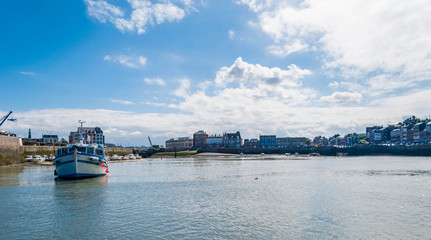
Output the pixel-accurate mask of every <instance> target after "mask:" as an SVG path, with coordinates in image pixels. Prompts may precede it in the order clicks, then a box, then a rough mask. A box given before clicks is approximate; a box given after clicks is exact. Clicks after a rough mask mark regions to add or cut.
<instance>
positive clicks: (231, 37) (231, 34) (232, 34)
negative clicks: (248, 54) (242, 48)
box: [228, 30, 235, 39]
mask: <svg viewBox="0 0 431 240" xmlns="http://www.w3.org/2000/svg"><path fill="white" fill-rule="evenodd" d="M228 34H229V38H230V39H233V38H234V37H235V32H234V31H233V30H229V32H228Z"/></svg>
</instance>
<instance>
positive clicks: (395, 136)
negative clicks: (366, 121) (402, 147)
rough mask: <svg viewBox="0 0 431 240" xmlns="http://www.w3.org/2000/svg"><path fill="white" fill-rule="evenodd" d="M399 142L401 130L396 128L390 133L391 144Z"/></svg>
mask: <svg viewBox="0 0 431 240" xmlns="http://www.w3.org/2000/svg"><path fill="white" fill-rule="evenodd" d="M400 141H401V129H400V128H396V129H394V130H392V131H391V142H393V143H397V142H400Z"/></svg>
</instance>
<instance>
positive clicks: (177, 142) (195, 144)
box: [165, 130, 311, 151]
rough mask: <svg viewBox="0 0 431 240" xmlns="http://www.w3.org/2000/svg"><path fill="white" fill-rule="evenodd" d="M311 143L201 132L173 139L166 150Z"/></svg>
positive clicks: (296, 139)
mask: <svg viewBox="0 0 431 240" xmlns="http://www.w3.org/2000/svg"><path fill="white" fill-rule="evenodd" d="M310 143H311V141H310V140H309V139H308V138H305V137H284V138H277V136H276V135H260V136H259V139H256V138H253V139H243V138H242V137H241V133H240V132H239V131H237V132H234V133H228V132H224V133H223V134H213V135H208V134H207V133H206V132H205V131H203V130H199V131H197V132H195V133H194V134H193V138H190V137H179V138H171V139H169V140H167V141H166V142H165V146H166V150H167V151H172V150H177V151H179V150H191V149H199V148H206V149H219V148H225V149H234V148H276V147H279V148H282V147H300V146H306V145H307V144H310Z"/></svg>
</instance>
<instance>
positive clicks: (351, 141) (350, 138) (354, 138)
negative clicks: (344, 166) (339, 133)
mask: <svg viewBox="0 0 431 240" xmlns="http://www.w3.org/2000/svg"><path fill="white" fill-rule="evenodd" d="M344 141H345V146H347V147H351V146H353V145H355V144H356V143H358V141H359V137H358V134H356V133H349V134H347V135H346V136H344Z"/></svg>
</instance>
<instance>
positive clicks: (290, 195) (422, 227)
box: [0, 155, 431, 239]
mask: <svg viewBox="0 0 431 240" xmlns="http://www.w3.org/2000/svg"><path fill="white" fill-rule="evenodd" d="M53 171H54V167H53V166H24V167H6V168H0V239H42V238H43V239H46V238H49V239H117V238H119V239H429V238H430V236H431V158H429V157H392V156H391V157H383V156H378V157H376V156H372V157H369V156H368V157H343V158H337V157H314V158H309V157H297V158H294V157H289V158H288V157H286V156H269V155H265V156H245V157H242V158H241V157H239V156H237V157H200V158H178V159H172V158H168V159H153V160H150V161H148V160H144V161H136V162H118V163H114V162H111V163H110V171H111V173H110V174H109V176H104V177H97V178H90V179H83V180H69V181H65V180H59V179H56V178H55V177H54V175H53Z"/></svg>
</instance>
